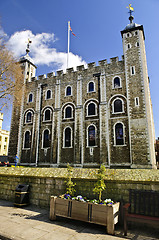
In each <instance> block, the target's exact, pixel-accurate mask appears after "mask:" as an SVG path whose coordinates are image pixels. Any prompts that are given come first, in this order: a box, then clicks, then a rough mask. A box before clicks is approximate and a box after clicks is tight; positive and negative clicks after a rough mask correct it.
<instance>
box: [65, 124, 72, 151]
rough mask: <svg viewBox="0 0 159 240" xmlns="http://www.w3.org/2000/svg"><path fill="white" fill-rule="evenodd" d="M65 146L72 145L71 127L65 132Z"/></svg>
mask: <svg viewBox="0 0 159 240" xmlns="http://www.w3.org/2000/svg"><path fill="white" fill-rule="evenodd" d="M64 147H71V128H69V127H67V128H66V129H65V132H64Z"/></svg>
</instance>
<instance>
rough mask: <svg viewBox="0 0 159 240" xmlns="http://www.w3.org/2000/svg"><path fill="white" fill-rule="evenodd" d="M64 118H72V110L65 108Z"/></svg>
mask: <svg viewBox="0 0 159 240" xmlns="http://www.w3.org/2000/svg"><path fill="white" fill-rule="evenodd" d="M65 118H72V108H71V107H70V106H68V107H66V108H65Z"/></svg>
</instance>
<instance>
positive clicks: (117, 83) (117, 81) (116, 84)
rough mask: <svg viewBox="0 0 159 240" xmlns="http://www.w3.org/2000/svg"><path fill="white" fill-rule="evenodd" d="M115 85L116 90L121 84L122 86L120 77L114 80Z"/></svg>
mask: <svg viewBox="0 0 159 240" xmlns="http://www.w3.org/2000/svg"><path fill="white" fill-rule="evenodd" d="M113 85H114V88H119V87H120V85H121V84H120V78H119V77H115V78H114V81H113Z"/></svg>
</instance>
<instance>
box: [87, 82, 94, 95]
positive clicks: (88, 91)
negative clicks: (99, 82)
mask: <svg viewBox="0 0 159 240" xmlns="http://www.w3.org/2000/svg"><path fill="white" fill-rule="evenodd" d="M90 83H93V91H90V90H89V85H90ZM95 91H96V90H95V82H94V81H89V82H88V84H87V93H93V92H95Z"/></svg>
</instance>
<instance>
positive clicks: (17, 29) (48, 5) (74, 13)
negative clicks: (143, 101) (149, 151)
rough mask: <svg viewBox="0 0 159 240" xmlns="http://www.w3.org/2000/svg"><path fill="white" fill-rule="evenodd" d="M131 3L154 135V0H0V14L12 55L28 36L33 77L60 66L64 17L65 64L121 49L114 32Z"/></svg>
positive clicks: (158, 2)
mask: <svg viewBox="0 0 159 240" xmlns="http://www.w3.org/2000/svg"><path fill="white" fill-rule="evenodd" d="M129 3H131V4H132V6H133V7H134V10H135V12H134V14H133V15H134V22H136V23H138V24H142V25H143V26H144V31H145V37H146V39H145V45H146V54H147V63H148V74H149V77H150V91H151V98H152V104H153V113H154V122H155V130H156V137H158V136H159V121H158V119H159V107H158V105H159V104H158V92H159V91H158V89H159V86H158V68H159V60H158V56H159V29H158V23H159V19H158V9H159V0H131V1H129V0H111V1H108V0H98V1H97V0H80V1H75V0H67V1H66V0H45V1H43V0H27V1H24V0H5V1H4V0H3V1H2V0H1V1H0V17H1V25H2V29H3V31H4V33H5V34H6V35H7V39H8V44H9V47H10V49H11V50H12V51H13V52H14V54H15V56H17V57H19V56H21V55H24V54H25V48H26V41H27V38H28V37H30V38H31V40H32V44H31V47H30V49H31V52H30V55H31V57H32V58H33V59H34V62H35V64H36V65H37V67H38V68H37V74H36V75H37V76H38V75H41V74H47V73H48V72H52V71H56V70H58V69H61V68H66V55H67V54H66V52H67V22H68V21H71V28H72V30H73V32H74V33H75V34H76V37H74V36H73V35H71V39H70V41H71V43H70V52H71V54H70V66H69V67H72V66H74V65H80V64H83V63H84V64H85V63H89V62H96V63H97V64H98V61H99V60H102V59H108V60H109V58H111V57H115V56H119V59H121V56H122V54H123V49H122V38H121V34H120V31H121V30H123V29H124V28H125V26H126V25H127V24H128V23H129V20H128V9H127V8H126V6H128V5H129ZM3 112H4V122H3V129H6V130H9V125H10V118H11V109H10V108H9V109H5V110H4V111H3Z"/></svg>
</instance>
